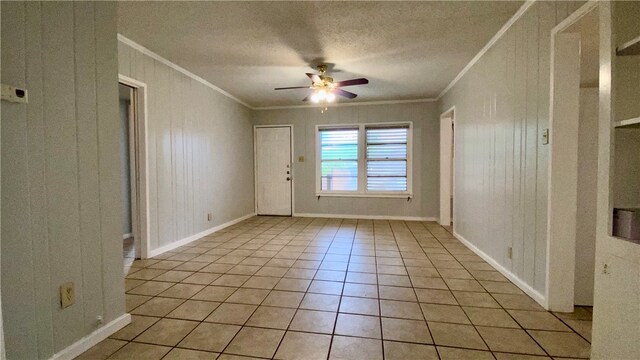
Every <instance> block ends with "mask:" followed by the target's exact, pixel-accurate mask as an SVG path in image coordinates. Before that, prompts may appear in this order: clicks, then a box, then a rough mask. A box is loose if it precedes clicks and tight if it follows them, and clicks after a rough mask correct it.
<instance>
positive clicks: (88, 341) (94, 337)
mask: <svg viewBox="0 0 640 360" xmlns="http://www.w3.org/2000/svg"><path fill="white" fill-rule="evenodd" d="M129 323H131V315H130V314H123V315H121V316H119V317H117V318H116V319H115V320H112V321H111V322H109V323H108V324H106V325H105V326H102V327H100V328H98V329H96V330H95V331H93V332H92V333H91V334H89V335H87V336H85V337H83V338H82V339H80V340H78V341H76V342H75V343H73V344H71V345H70V346H68V347H67V348H65V349H63V350H62V351H60V352H58V353H56V354H54V355H53V356H52V357H51V358H49V359H50V360H71V359H73V358H75V357H77V356H78V355H80V354H82V353H83V352H85V351H87V350H89V349H91V348H92V347H93V346H95V345H96V344H98V343H99V342H100V341H102V340H104V339H106V338H107V337H109V336H110V335H111V334H113V333H115V332H116V331H118V330H120V329H122V328H123V327H125V326H127V325H129Z"/></svg>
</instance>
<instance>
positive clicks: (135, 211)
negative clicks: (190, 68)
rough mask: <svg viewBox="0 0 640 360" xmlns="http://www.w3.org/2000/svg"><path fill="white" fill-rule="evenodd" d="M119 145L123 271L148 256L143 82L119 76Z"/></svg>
mask: <svg viewBox="0 0 640 360" xmlns="http://www.w3.org/2000/svg"><path fill="white" fill-rule="evenodd" d="M118 95H119V96H118V105H119V125H120V126H119V136H118V138H119V145H120V159H121V161H120V176H121V194H120V196H121V203H122V224H123V228H122V242H123V258H124V270H125V273H127V272H128V270H129V268H130V266H131V264H132V263H133V261H134V260H135V259H146V258H147V257H148V241H149V239H148V234H149V230H148V224H149V221H148V219H147V216H148V213H149V212H148V208H149V204H148V194H147V170H146V124H147V122H146V85H145V84H144V83H141V82H139V81H136V80H134V79H131V78H128V77H126V76H122V75H120V77H119V84H118Z"/></svg>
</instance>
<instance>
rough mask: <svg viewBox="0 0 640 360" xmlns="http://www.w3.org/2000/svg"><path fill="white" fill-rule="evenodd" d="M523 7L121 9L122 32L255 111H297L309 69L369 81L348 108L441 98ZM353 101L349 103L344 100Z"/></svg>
mask: <svg viewBox="0 0 640 360" xmlns="http://www.w3.org/2000/svg"><path fill="white" fill-rule="evenodd" d="M521 5H522V1H513V2H504V1H469V2H452V1H450V2H446V1H437V2H360V1H357V2H319V1H314V2H311V1H309V2H119V3H118V18H119V19H118V32H119V33H121V34H123V35H124V36H126V37H127V38H129V39H131V40H133V41H135V42H137V43H139V44H141V45H143V46H145V47H147V48H149V49H150V50H152V51H154V52H156V53H157V54H159V55H161V56H163V57H165V58H167V59H168V60H170V61H172V62H174V63H176V64H178V65H180V66H182V67H184V68H185V69H187V70H189V71H191V72H193V73H195V74H197V75H198V76H200V77H202V78H204V79H206V80H207V81H209V82H210V83H212V84H214V85H216V86H218V87H220V88H222V89H223V90H225V91H227V92H229V93H230V94H232V95H234V96H235V97H237V98H239V99H241V100H243V101H244V102H246V103H248V104H250V105H252V106H254V107H266V106H282V105H301V104H303V103H302V102H301V101H300V100H301V99H302V98H303V97H304V96H305V95H306V91H307V90H284V91H274V90H273V88H274V87H281V86H303V85H308V84H310V81H309V80H308V78H307V77H306V76H305V75H304V73H305V72H311V71H312V70H313V69H312V68H311V67H310V66H311V65H313V64H317V63H320V62H326V63H330V64H335V66H333V70H334V72H332V73H331V75H332V76H333V77H334V79H335V80H336V81H340V80H346V79H351V78H355V77H366V78H368V79H369V81H370V83H369V84H368V85H364V86H354V87H351V88H349V89H348V90H350V91H353V92H355V93H357V94H358V95H359V96H358V97H357V98H356V99H354V100H350V101H380V100H409V99H424V98H435V97H437V96H438V94H439V93H440V92H441V91H442V90H443V89H444V88H445V87H446V86H447V85H448V83H449V82H450V81H451V80H453V78H454V77H455V76H456V75H457V74H458V73H459V72H460V70H462V68H463V67H464V66H465V65H466V64H467V63H468V62H469V61H470V60H471V59H472V58H473V57H474V56H475V55H476V54H477V53H478V51H480V50H481V49H482V47H483V46H484V45H485V44H486V43H487V42H488V41H489V40H490V39H491V37H492V36H493V35H494V34H495V33H496V32H497V31H498V30H499V29H500V28H501V27H502V25H504V23H506V22H507V20H508V19H509V18H510V17H511V16H512V15H513V14H514V13H515V12H516V11H517V10H518V8H519V7H520V6H521ZM345 101H347V100H345Z"/></svg>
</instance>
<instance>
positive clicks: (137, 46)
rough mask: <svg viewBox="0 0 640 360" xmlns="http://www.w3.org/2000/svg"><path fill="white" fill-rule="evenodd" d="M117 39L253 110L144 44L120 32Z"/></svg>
mask: <svg viewBox="0 0 640 360" xmlns="http://www.w3.org/2000/svg"><path fill="white" fill-rule="evenodd" d="M118 41H120V42H122V43H123V44H126V45H128V46H129V47H131V48H134V49H136V50H138V51H140V52H141V53H143V54H145V55H147V56H149V57H151V58H153V59H155V60H157V61H159V62H161V63H163V64H165V65H167V66H168V67H170V68H172V69H174V70H176V71H178V72H181V73H182V74H184V75H186V76H188V77H190V78H192V79H193V80H196V81H197V82H199V83H201V84H203V85H205V86H207V87H209V88H211V89H213V90H215V91H217V92H219V93H220V94H222V95H224V96H226V97H228V98H230V99H232V100H234V101H235V102H237V103H238V104H241V105H243V106H246V107H248V108H249V109H252V110H255V108H254V107H253V106H251V105H249V104H247V103H246V102H244V101H242V100H240V99H238V98H237V97H235V96H233V95H231V94H229V93H228V92H226V91H224V90H222V89H220V88H219V87H217V86H215V85H213V84H212V83H210V82H208V81H207V80H205V79H203V78H201V77H200V76H198V75H196V74H194V73H192V72H191V71H189V70H187V69H185V68H183V67H182V66H180V65H177V64H175V63H173V62H171V61H169V60H167V59H165V58H164V57H162V56H160V55H158V54H156V53H155V52H153V51H151V50H149V49H147V48H146V47H144V46H142V45H140V44H138V43H137V42H135V41H133V40H131V39H129V38H128V37H126V36H124V35H122V34H120V33H118Z"/></svg>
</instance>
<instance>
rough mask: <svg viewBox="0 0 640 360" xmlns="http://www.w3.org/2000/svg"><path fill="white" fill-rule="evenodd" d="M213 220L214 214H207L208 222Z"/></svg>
mask: <svg viewBox="0 0 640 360" xmlns="http://www.w3.org/2000/svg"><path fill="white" fill-rule="evenodd" d="M211 220H213V214H212V213H208V214H207V221H211Z"/></svg>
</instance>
